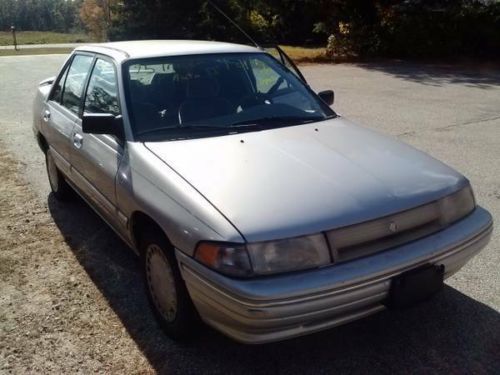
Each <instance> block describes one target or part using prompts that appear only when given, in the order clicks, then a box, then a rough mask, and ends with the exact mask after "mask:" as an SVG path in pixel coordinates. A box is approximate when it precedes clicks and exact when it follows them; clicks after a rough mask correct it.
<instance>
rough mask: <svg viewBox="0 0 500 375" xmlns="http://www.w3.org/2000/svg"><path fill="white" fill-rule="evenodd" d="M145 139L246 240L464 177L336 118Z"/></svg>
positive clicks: (382, 205) (397, 203)
mask: <svg viewBox="0 0 500 375" xmlns="http://www.w3.org/2000/svg"><path fill="white" fill-rule="evenodd" d="M145 146H146V147H147V148H148V149H149V150H150V151H151V152H153V153H154V154H156V155H157V156H158V157H159V158H161V159H162V160H163V161H164V162H165V163H167V164H168V165H169V166H170V167H171V168H173V169H174V170H175V171H176V172H177V173H178V174H180V175H181V176H182V177H183V178H184V179H185V180H186V181H187V182H188V183H189V184H191V185H192V186H193V187H194V188H195V189H196V190H198V191H199V192H200V193H201V194H202V195H203V196H205V198H206V199H207V200H208V201H210V202H211V203H212V204H213V205H214V206H215V207H216V208H217V209H218V210H219V211H220V212H221V213H222V215H224V216H225V217H226V218H227V219H228V220H230V221H231V223H232V224H233V225H234V226H235V227H236V228H237V229H238V230H239V231H240V233H241V234H242V235H243V236H244V237H245V239H246V240H247V241H250V242H254V241H265V240H271V239H280V238H287V237H294V236H299V235H305V234H311V233H317V232H320V231H323V230H327V229H333V228H338V227H342V226H346V225H350V224H354V223H359V222H363V221H366V220H371V219H375V218H377V217H381V216H385V215H389V214H392V213H395V212H400V211H403V210H406V209H409V208H412V207H416V206H419V205H421V204H425V203H428V202H430V201H432V200H435V199H439V198H441V197H443V196H445V195H447V194H450V193H452V192H454V191H456V190H457V189H459V188H460V187H461V186H464V185H465V184H467V183H468V182H467V180H466V179H465V178H464V177H463V176H462V175H460V174H459V173H457V172H455V171H454V170H453V169H451V168H450V167H448V166H446V165H445V164H443V163H441V162H439V161H437V160H435V159H434V158H432V157H430V156H429V155H426V154H424V153H422V152H420V151H418V150H416V149H414V148H412V147H410V146H408V145H406V144H404V143H401V142H399V141H397V140H394V139H392V138H389V137H386V136H383V135H381V134H379V133H377V132H375V131H372V130H369V129H366V128H363V127H360V126H357V125H355V124H353V123H351V122H349V121H347V120H345V119H343V118H340V117H337V118H335V119H332V120H328V121H324V122H319V123H315V124H307V125H300V126H292V127H286V128H279V129H272V130H264V131H257V132H252V133H243V134H235V135H228V136H220V137H212V138H202V139H195V140H183V141H169V142H148V143H146V144H145Z"/></svg>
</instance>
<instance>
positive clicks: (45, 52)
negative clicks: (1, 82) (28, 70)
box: [0, 48, 73, 57]
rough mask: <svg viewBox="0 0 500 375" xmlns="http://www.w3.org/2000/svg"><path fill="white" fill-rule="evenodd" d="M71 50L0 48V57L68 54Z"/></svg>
mask: <svg viewBox="0 0 500 375" xmlns="http://www.w3.org/2000/svg"><path fill="white" fill-rule="evenodd" d="M71 51H73V48H23V49H21V50H19V51H14V49H0V57H2V56H22V55H54V54H69V53H70V52H71Z"/></svg>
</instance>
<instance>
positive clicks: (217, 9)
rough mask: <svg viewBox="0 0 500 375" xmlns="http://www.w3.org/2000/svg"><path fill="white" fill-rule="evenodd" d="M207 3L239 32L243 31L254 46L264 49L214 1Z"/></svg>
mask: <svg viewBox="0 0 500 375" xmlns="http://www.w3.org/2000/svg"><path fill="white" fill-rule="evenodd" d="M207 3H208V4H209V5H211V6H212V7H213V8H214V9H215V10H216V11H217V12H219V13H220V14H221V15H222V16H223V17H224V18H225V19H227V20H228V21H229V22H230V23H231V24H232V25H233V26H235V27H236V28H237V29H238V30H239V31H241V33H242V34H243V35H245V37H246V38H247V39H248V40H250V41H251V42H252V44H253V45H254V46H255V47H257V48H260V49H262V48H261V47H260V46H259V44H258V43H257V42H256V41H255V40H254V39H253V38H252V37H251V36H250V35H248V33H247V32H245V30H243V29H242V28H241V27H240V25H238V24H237V23H236V22H235V21H233V19H232V18H231V17H229V16H228V15H227V14H226V13H224V11H223V10H222V9H221V8H219V7H218V6H217V5H215V4H214V3H213V2H212V1H210V0H208V1H207Z"/></svg>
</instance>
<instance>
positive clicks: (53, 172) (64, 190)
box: [45, 149, 73, 201]
mask: <svg viewBox="0 0 500 375" xmlns="http://www.w3.org/2000/svg"><path fill="white" fill-rule="evenodd" d="M45 165H46V167H47V176H48V178H49V184H50V189H51V191H52V194H53V195H54V197H55V198H56V199H57V200H58V201H68V200H70V199H71V197H72V194H73V190H72V189H71V187H70V186H69V185H68V183H67V182H66V179H65V178H64V175H63V174H62V173H61V171H60V170H59V169H58V168H57V166H56V164H55V161H54V157H53V156H52V152H51V151H50V149H49V150H47V152H46V153H45Z"/></svg>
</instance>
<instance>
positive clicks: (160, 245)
mask: <svg viewBox="0 0 500 375" xmlns="http://www.w3.org/2000/svg"><path fill="white" fill-rule="evenodd" d="M143 238H144V240H143V241H141V242H142V244H141V250H142V259H143V268H144V278H145V283H146V288H147V290H146V291H147V294H148V298H149V301H150V303H151V306H152V307H153V311H154V314H155V317H156V319H157V320H158V322H159V324H160V326H161V327H162V329H163V330H164V332H165V333H166V334H167V335H168V336H169V337H171V338H173V339H176V340H186V339H189V338H191V337H192V336H193V335H194V333H195V330H196V328H197V327H198V323H199V318H198V315H197V312H196V309H195V308H194V306H193V303H192V302H191V298H190V297H189V294H188V291H187V288H186V285H185V284H184V281H183V280H182V277H181V274H180V271H179V268H178V266H177V261H176V259H175V254H174V252H173V249H172V248H171V246H170V245H169V243H168V241H166V239H165V238H164V236H163V235H161V234H159V233H154V232H151V233H145V234H144V235H143Z"/></svg>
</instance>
